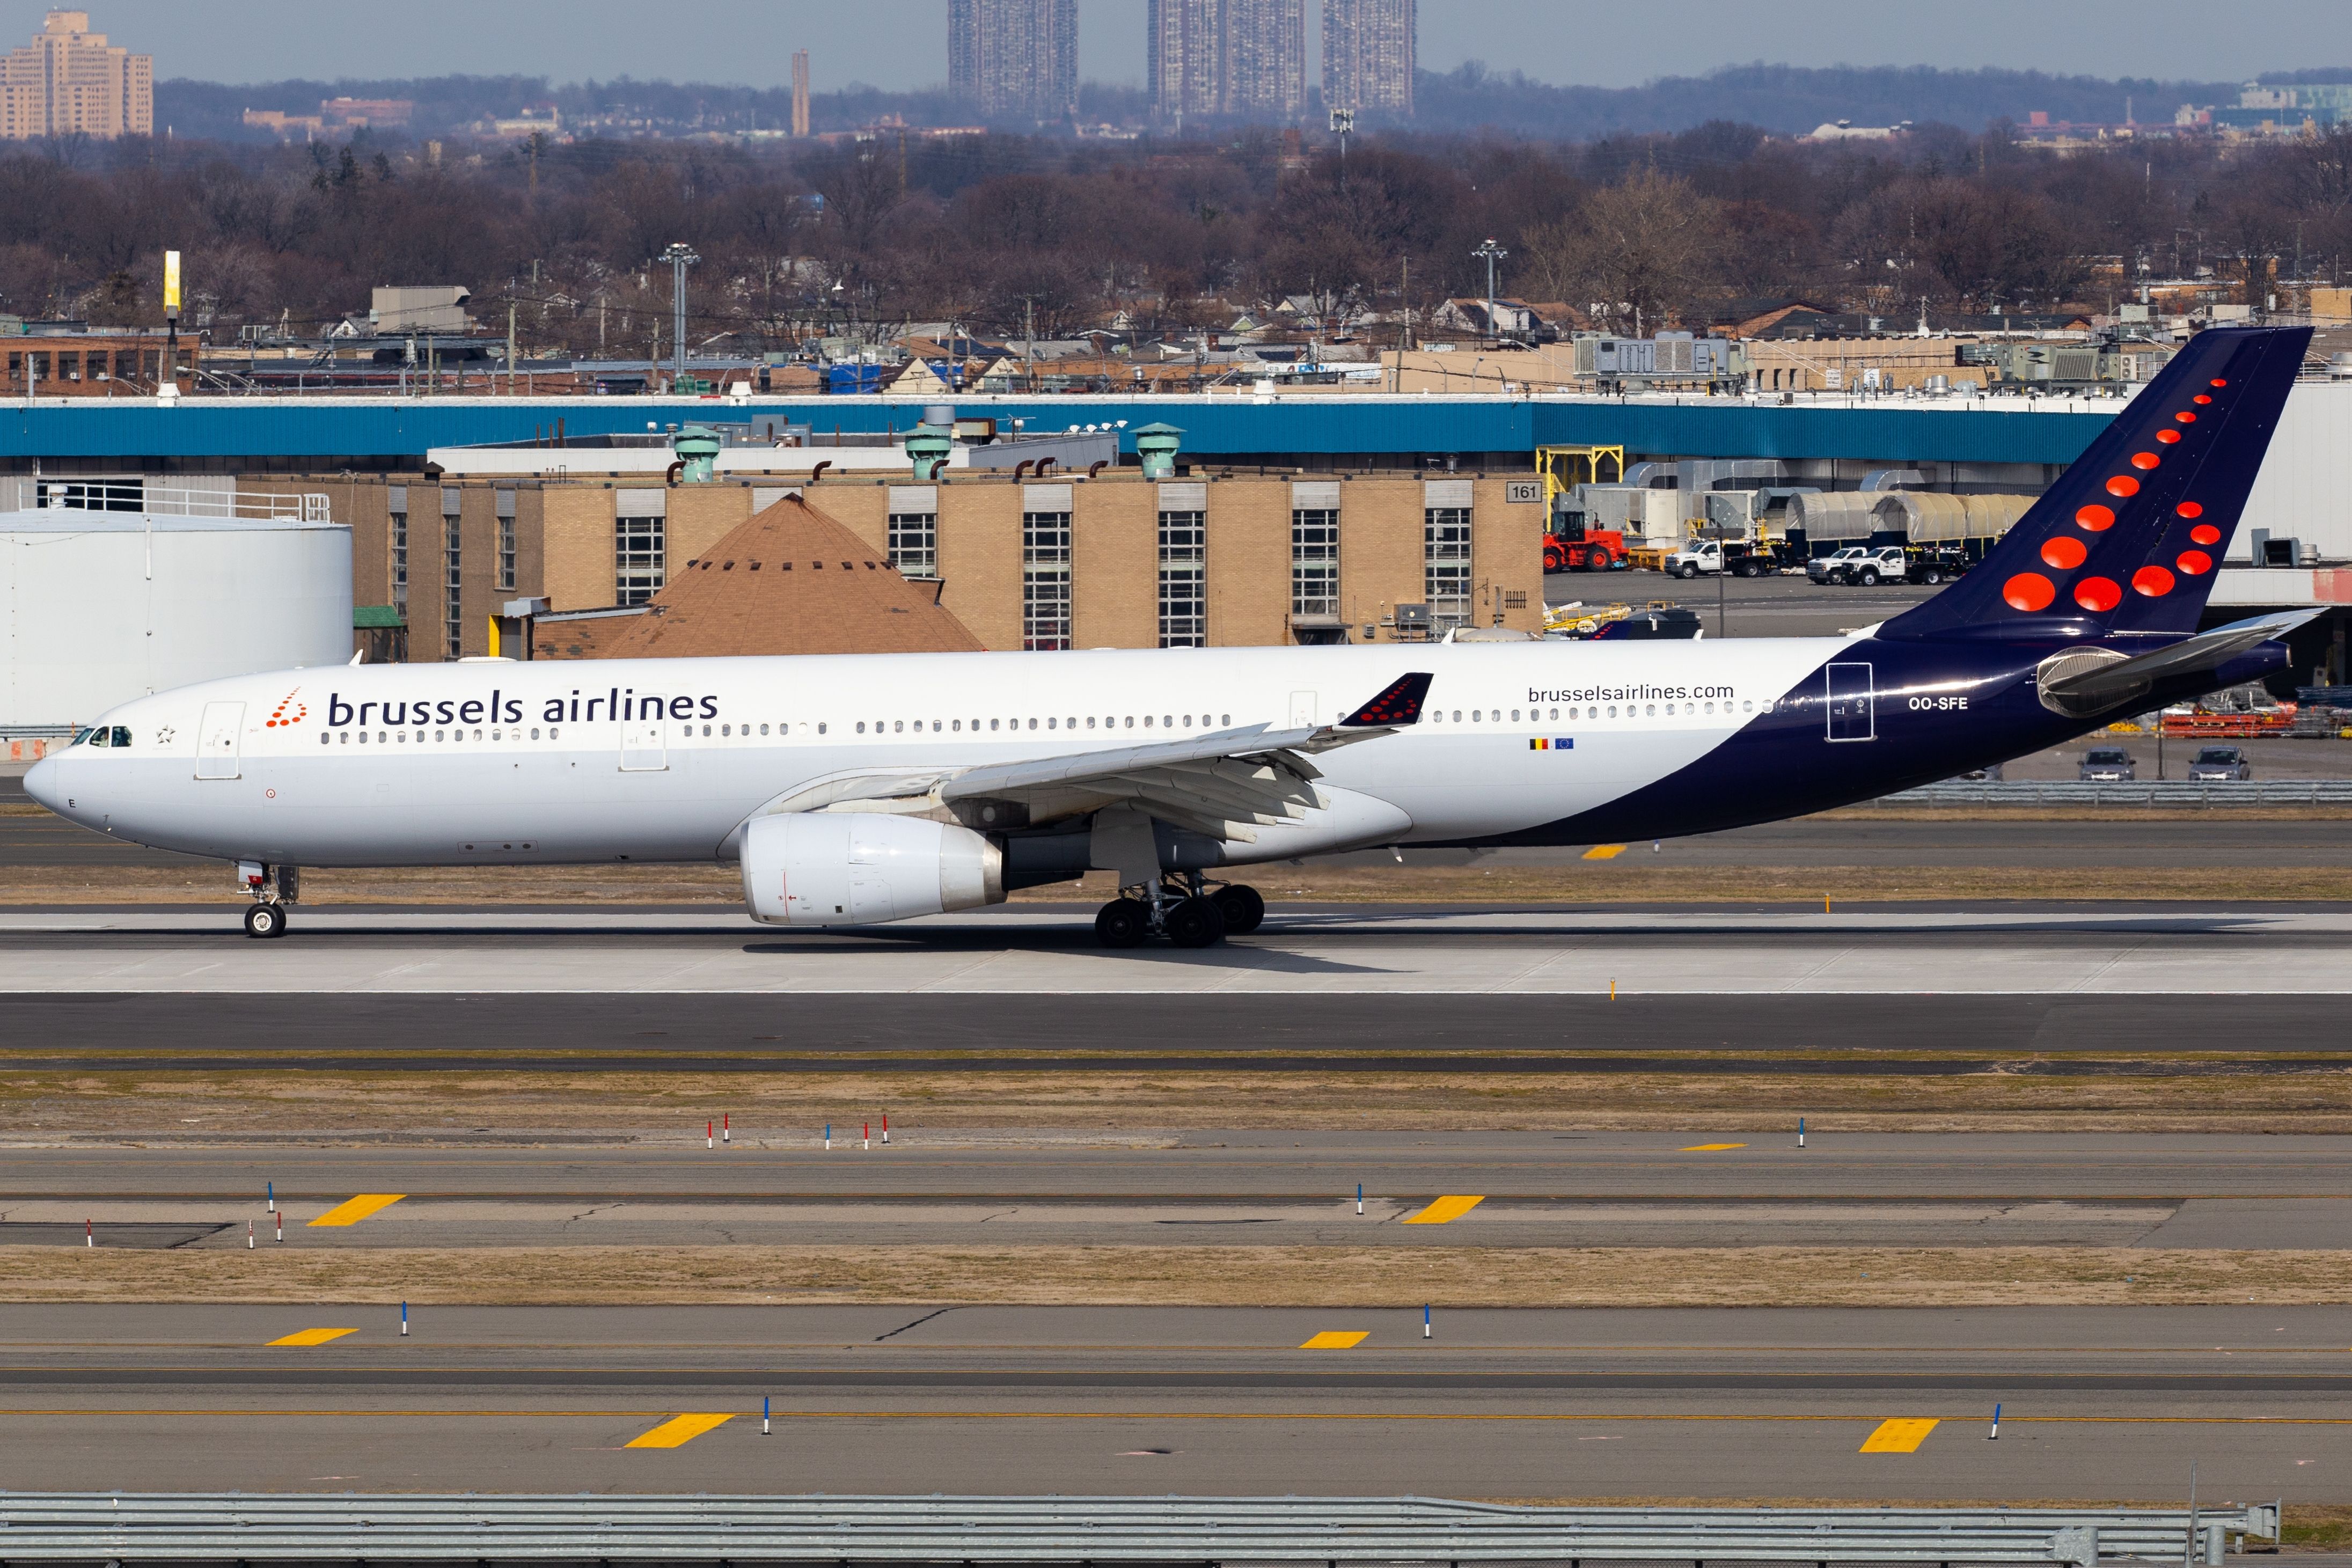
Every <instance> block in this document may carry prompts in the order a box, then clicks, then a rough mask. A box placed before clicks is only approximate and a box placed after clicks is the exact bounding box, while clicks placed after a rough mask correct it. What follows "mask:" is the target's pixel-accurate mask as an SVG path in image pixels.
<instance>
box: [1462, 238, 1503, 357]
mask: <svg viewBox="0 0 2352 1568" xmlns="http://www.w3.org/2000/svg"><path fill="white" fill-rule="evenodd" d="M1510 254H1511V253H1510V252H1509V251H1507V250H1505V249H1504V248H1503V247H1501V246H1499V245H1496V243H1495V242H1494V240H1493V239H1492V238H1491V237H1490V238H1488V239H1487V241H1486V244H1484V245H1482V246H1480V247H1478V248H1477V249H1475V250H1474V251H1472V252H1471V253H1470V255H1471V257H1472V258H1474V259H1475V258H1478V257H1482V256H1483V257H1485V258H1486V332H1487V335H1488V336H1489V337H1492V338H1493V339H1494V340H1495V341H1496V342H1497V343H1498V344H1499V343H1500V342H1502V338H1503V332H1502V329H1501V328H1500V327H1498V326H1497V325H1496V322H1495V263H1496V262H1497V261H1500V260H1502V259H1503V258H1505V257H1506V256H1508V255H1510Z"/></svg>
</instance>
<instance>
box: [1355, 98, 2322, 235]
mask: <svg viewBox="0 0 2352 1568" xmlns="http://www.w3.org/2000/svg"><path fill="white" fill-rule="evenodd" d="M1355 128H1356V111H1355V110H1352V109H1335V110H1332V111H1331V134H1332V135H1334V136H1337V137H1338V138H1339V188H1340V189H1341V190H1343V191H1344V190H1346V189H1347V188H1348V132H1350V131H1353V130H1354V129H1355ZM2297 232H2298V234H2299V233H2300V232H2301V231H2300V230H2298V231H2297Z"/></svg>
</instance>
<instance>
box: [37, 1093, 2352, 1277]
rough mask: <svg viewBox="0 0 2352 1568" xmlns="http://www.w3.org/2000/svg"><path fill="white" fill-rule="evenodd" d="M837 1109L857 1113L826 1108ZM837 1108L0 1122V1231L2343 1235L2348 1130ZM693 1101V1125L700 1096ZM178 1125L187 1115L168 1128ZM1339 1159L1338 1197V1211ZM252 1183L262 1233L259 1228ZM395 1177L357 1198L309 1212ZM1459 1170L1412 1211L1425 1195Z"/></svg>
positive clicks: (1975, 1241) (299, 1238)
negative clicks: (1362, 1128)
mask: <svg viewBox="0 0 2352 1568" xmlns="http://www.w3.org/2000/svg"><path fill="white" fill-rule="evenodd" d="M853 1117H855V1118H856V1120H852V1118H853ZM873 1121H878V1117H877V1116H876V1115H875V1113H874V1112H873V1111H872V1110H870V1109H868V1110H850V1111H846V1112H845V1116H844V1119H843V1120H842V1121H840V1122H838V1123H837V1124H835V1127H834V1131H835V1133H836V1134H837V1136H836V1137H835V1140H834V1145H833V1147H832V1148H830V1149H828V1148H826V1147H825V1146H824V1142H823V1136H822V1134H823V1129H822V1128H820V1127H814V1126H812V1127H806V1128H801V1127H784V1128H779V1127H769V1126H761V1125H758V1124H756V1123H755V1121H753V1120H752V1119H751V1118H749V1117H747V1118H745V1119H743V1121H742V1125H740V1127H738V1128H736V1129H734V1130H733V1131H734V1134H735V1136H734V1141H733V1142H731V1143H730V1144H729V1145H728V1146H726V1147H724V1148H721V1149H716V1150H709V1149H705V1148H704V1147H703V1146H702V1142H703V1141H702V1139H701V1138H700V1137H698V1136H693V1137H688V1136H680V1135H678V1134H677V1133H672V1134H668V1135H663V1136H648V1137H644V1138H635V1139H609V1140H606V1139H596V1140H592V1139H589V1138H585V1137H583V1138H581V1139H579V1140H577V1141H576V1142H569V1143H566V1142H532V1141H530V1139H529V1137H528V1135H522V1136H516V1135H505V1137H506V1138H507V1139H508V1140H509V1141H507V1142H499V1140H500V1138H501V1134H499V1133H498V1132H497V1131H493V1130H488V1129H484V1130H479V1131H471V1130H466V1129H449V1130H446V1131H442V1132H439V1133H434V1134H422V1133H420V1134H417V1135H415V1137H414V1138H412V1139H405V1140H402V1141H399V1142H397V1143H394V1144H384V1143H376V1144H366V1143H362V1144H358V1145H353V1144H351V1143H349V1142H343V1141H341V1140H337V1139H334V1138H332V1137H331V1136H312V1137H309V1138H300V1137H289V1138H285V1139H280V1140H268V1141H263V1142H254V1143H244V1144H240V1145H233V1146H202V1145H194V1144H189V1145H184V1146H181V1147H171V1146H169V1145H168V1144H166V1145H165V1146H161V1147H159V1146H156V1145H157V1142H158V1141H159V1140H158V1138H155V1137H151V1138H149V1139H146V1140H142V1144H143V1146H128V1147H126V1146H122V1145H121V1144H112V1143H100V1142H91V1141H77V1142H73V1143H70V1144H66V1145H62V1146H60V1145H55V1144H50V1145H47V1146H42V1145H35V1144H31V1143H30V1142H29V1141H27V1142H24V1143H20V1144H18V1145H17V1146H16V1147H11V1148H6V1149H0V1193H5V1194H6V1196H5V1201H0V1246H5V1245H49V1246H68V1247H79V1246H82V1245H83V1242H84V1236H85V1233H84V1230H83V1225H84V1222H85V1221H87V1222H89V1223H90V1225H91V1226H92V1230H91V1232H90V1234H91V1236H92V1237H94V1239H95V1241H96V1243H97V1245H99V1246H102V1247H197V1248H208V1247H226V1248H239V1247H244V1246H245V1245H246V1231H247V1226H248V1224H250V1225H253V1226H257V1229H258V1234H259V1236H260V1238H261V1240H262V1241H263V1242H264V1243H265V1244H268V1245H269V1246H272V1247H276V1246H280V1245H283V1246H288V1247H307V1248H317V1247H507V1246H517V1247H520V1246H535V1247H546V1246H688V1245H695V1246H718V1245H739V1244H740V1245H754V1244H756V1245H766V1246H793V1245H819V1244H837V1245H849V1246H867V1245H891V1246H918V1245H921V1246H933V1245H954V1244H970V1243H975V1242H984V1243H985V1244H986V1245H989V1246H1015V1245H1088V1246H1098V1245H1125V1246H1192V1245H1203V1244H1214V1245H1218V1246H1248V1247H1333V1246H1364V1245H1378V1246H1383V1247H1391V1246H1397V1247H1404V1246H1426V1247H1440V1248H1444V1247H1592V1246H1628V1247H1752V1246H1810V1247H1902V1246H1938V1247H1994V1246H2078V1247H2180V1248H2190V1249H2210V1248H2255V1249H2271V1248H2284V1249H2290V1250H2309V1249H2332V1248H2347V1249H2352V1138H2347V1137H2328V1136H2292V1135H2290V1136H2263V1137H2248V1136H2241V1135H2230V1134H2199V1135H2179V1134H2162V1135H2153V1134H2151V1135H2140V1134H2124V1133H2110V1134H2096V1133H2061V1134H2045V1135H2033V1134H2016V1133H1968V1134H1935V1133H1926V1134H1910V1133H1902V1134H1896V1133H1827V1134H1825V1133H1822V1132H1820V1131H1811V1132H1810V1133H1809V1134H1808V1139H1807V1142H1808V1147H1806V1148H1803V1149H1799V1148H1798V1147H1796V1142H1795V1138H1794V1136H1793V1132H1794V1127H1793V1119H1792V1122H1791V1125H1790V1126H1785V1127H1768V1128H1761V1129H1741V1128H1732V1129H1727V1128H1725V1127H1724V1126H1722V1125H1720V1124H1718V1125H1717V1126H1715V1127H1713V1128H1706V1129H1703V1130H1695V1131H1687V1132H1680V1133H1672V1132H1649V1131H1643V1132H1591V1133H1547V1132H1516V1133H1477V1132H1393V1133H1382V1132H1328V1133H1327V1132H1315V1131H1297V1132H1268V1131H1184V1132H1167V1133H1154V1132H1150V1131H1139V1132H1126V1133H1122V1132H1110V1131H1103V1132H1097V1133H1089V1132H1084V1131H1050V1132H1023V1131H985V1132H966V1131H953V1130H942V1131H936V1132H935V1131H930V1130H929V1129H928V1128H926V1127H924V1126H922V1125H920V1123H919V1121H918V1122H916V1123H914V1124H909V1122H908V1120H907V1119H906V1117H905V1116H904V1115H901V1116H900V1117H899V1118H898V1126H897V1127H896V1128H895V1129H894V1131H895V1138H894V1141H893V1142H890V1143H888V1144H887V1145H885V1144H879V1143H873V1144H868V1143H867V1142H866V1138H865V1137H863V1136H861V1134H864V1133H870V1131H871V1127H872V1122H873ZM695 1131H696V1132H697V1133H698V1132H699V1131H700V1127H699V1124H697V1126H696V1128H695ZM188 1136H191V1137H193V1136H194V1134H190V1135H188ZM1359 1185H1360V1186H1361V1188H1362V1192H1363V1213H1362V1214H1361V1215H1358V1214H1357V1213H1356V1209H1355V1202H1354V1194H1355V1190H1356V1188H1357V1187H1358V1186H1359ZM270 1194H274V1195H275V1202H276V1204H277V1205H278V1208H279V1209H281V1210H282V1211H283V1212H284V1215H285V1231H286V1237H287V1239H286V1240H284V1241H282V1242H280V1241H278V1240H275V1239H273V1231H274V1228H275V1226H274V1221H273V1220H272V1218H271V1217H270V1215H269V1214H268V1212H267V1211H266V1209H265V1206H264V1205H265V1200H266V1199H267V1198H268V1196H269V1195H270ZM355 1194H401V1196H400V1197H399V1199H398V1200H397V1201H396V1202H394V1203H391V1204H389V1205H386V1206H384V1207H383V1208H381V1209H379V1210H377V1211H376V1212H375V1213H373V1214H371V1215H368V1216H366V1217H364V1218H362V1219H361V1220H359V1221H358V1222H357V1223H356V1224H352V1225H348V1226H333V1227H331V1228H324V1229H322V1228H319V1227H316V1226H312V1225H311V1224H310V1222H311V1221H312V1220H314V1219H317V1218H319V1217H320V1215H324V1214H326V1213H328V1211H330V1210H331V1209H333V1208H335V1207H336V1206H337V1205H341V1204H342V1203H344V1201H345V1200H346V1199H349V1198H351V1197H352V1196H354V1195H355ZM1449 1196H1450V1197H1456V1198H1459V1197H1462V1196H1468V1197H1471V1198H1475V1200H1477V1201H1476V1202H1475V1205H1461V1204H1458V1203H1457V1204H1456V1205H1452V1206H1453V1207H1454V1208H1457V1209H1462V1210H1464V1211H1465V1212H1460V1213H1458V1214H1456V1215H1454V1217H1451V1218H1444V1219H1440V1218H1438V1217H1437V1214H1444V1213H1445V1212H1446V1211H1445V1210H1444V1209H1441V1210H1439V1211H1437V1214H1432V1213H1431V1212H1430V1205H1433V1204H1434V1203H1435V1202H1436V1201H1437V1200H1439V1199H1441V1198H1444V1197H1449Z"/></svg>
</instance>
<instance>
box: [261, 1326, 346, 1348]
mask: <svg viewBox="0 0 2352 1568" xmlns="http://www.w3.org/2000/svg"><path fill="white" fill-rule="evenodd" d="M358 1332H359V1331H358V1330H357V1329H304V1330H303V1331H301V1332H299V1333H296V1334H288V1335H287V1336H286V1337H285V1338H284V1339H282V1340H272V1341H270V1343H271V1344H273V1345H322V1344H325V1343H326V1342H328V1341H329V1340H339V1339H341V1338H342V1337H343V1336H344V1335H345V1334H355V1333H358Z"/></svg>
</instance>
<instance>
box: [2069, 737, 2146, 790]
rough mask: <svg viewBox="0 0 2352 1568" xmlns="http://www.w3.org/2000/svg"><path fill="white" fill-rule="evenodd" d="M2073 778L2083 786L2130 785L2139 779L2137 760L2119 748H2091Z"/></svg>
mask: <svg viewBox="0 0 2352 1568" xmlns="http://www.w3.org/2000/svg"><path fill="white" fill-rule="evenodd" d="M2075 776H2076V777H2077V778H2078V779H2079V780H2080V781H2081V782H2082V783H2084V784H2131V783H2133V782H2134V781H2136V780H2137V778H2138V777H2139V760H2138V759H2137V758H2136V757H2134V756H2133V755H2132V754H2131V753H2130V752H2126V751H2125V750H2124V749H2123V748H2122V747H2121V746H2093V747H2092V748H2091V749H2090V750H2089V751H2087V752H2084V753H2083V763H2082V767H2081V769H2080V771H2079V772H2078V773H2077V774H2076V775H2075Z"/></svg>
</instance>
